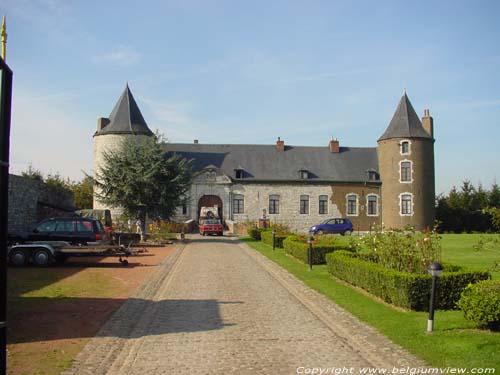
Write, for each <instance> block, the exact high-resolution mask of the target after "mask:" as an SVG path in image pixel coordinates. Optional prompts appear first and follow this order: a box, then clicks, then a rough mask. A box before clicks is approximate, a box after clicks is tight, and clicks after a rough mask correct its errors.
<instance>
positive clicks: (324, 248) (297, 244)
mask: <svg viewBox="0 0 500 375" xmlns="http://www.w3.org/2000/svg"><path fill="white" fill-rule="evenodd" d="M283 248H284V249H285V252H286V253H287V254H290V255H291V256H293V257H294V258H297V259H299V260H301V261H302V262H304V263H307V262H308V249H309V244H307V243H304V242H303V241H299V240H298V239H297V236H293V235H292V236H288V237H287V238H286V240H284V241H283ZM338 250H344V251H349V250H351V248H350V246H349V245H348V244H346V243H342V242H340V240H339V241H336V240H334V241H333V243H332V242H331V241H330V242H322V241H321V240H317V241H314V243H313V248H312V263H313V264H325V262H326V260H325V256H326V254H328V253H331V252H334V251H338Z"/></svg>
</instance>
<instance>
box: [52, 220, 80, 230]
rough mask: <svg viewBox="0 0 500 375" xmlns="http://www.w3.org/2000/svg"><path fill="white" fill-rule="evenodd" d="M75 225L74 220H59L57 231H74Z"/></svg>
mask: <svg viewBox="0 0 500 375" xmlns="http://www.w3.org/2000/svg"><path fill="white" fill-rule="evenodd" d="M74 230H75V229H74V225H73V222H72V221H58V222H57V227H56V232H73V231H74Z"/></svg>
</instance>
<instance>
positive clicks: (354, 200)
mask: <svg viewBox="0 0 500 375" xmlns="http://www.w3.org/2000/svg"><path fill="white" fill-rule="evenodd" d="M347 215H350V216H357V215H358V196H357V194H349V195H348V196H347Z"/></svg>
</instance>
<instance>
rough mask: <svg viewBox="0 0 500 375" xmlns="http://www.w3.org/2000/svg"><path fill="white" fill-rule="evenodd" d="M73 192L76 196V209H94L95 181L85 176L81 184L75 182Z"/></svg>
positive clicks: (72, 185)
mask: <svg viewBox="0 0 500 375" xmlns="http://www.w3.org/2000/svg"><path fill="white" fill-rule="evenodd" d="M71 190H72V191H73V195H74V196H75V207H76V208H77V209H80V210H82V209H86V208H92V205H93V200H94V199H93V198H94V179H93V178H92V177H90V176H87V175H86V176H85V177H84V178H83V180H81V181H80V182H73V183H72V184H71Z"/></svg>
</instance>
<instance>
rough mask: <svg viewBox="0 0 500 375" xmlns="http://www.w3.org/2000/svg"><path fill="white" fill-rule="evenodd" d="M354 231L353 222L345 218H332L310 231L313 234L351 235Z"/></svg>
mask: <svg viewBox="0 0 500 375" xmlns="http://www.w3.org/2000/svg"><path fill="white" fill-rule="evenodd" d="M352 231H353V226H352V222H351V220H349V219H345V218H330V219H327V220H325V221H323V222H322V223H321V224H318V225H315V226H313V227H311V229H309V233H311V234H327V233H335V234H341V235H345V234H351V233H352Z"/></svg>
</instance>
